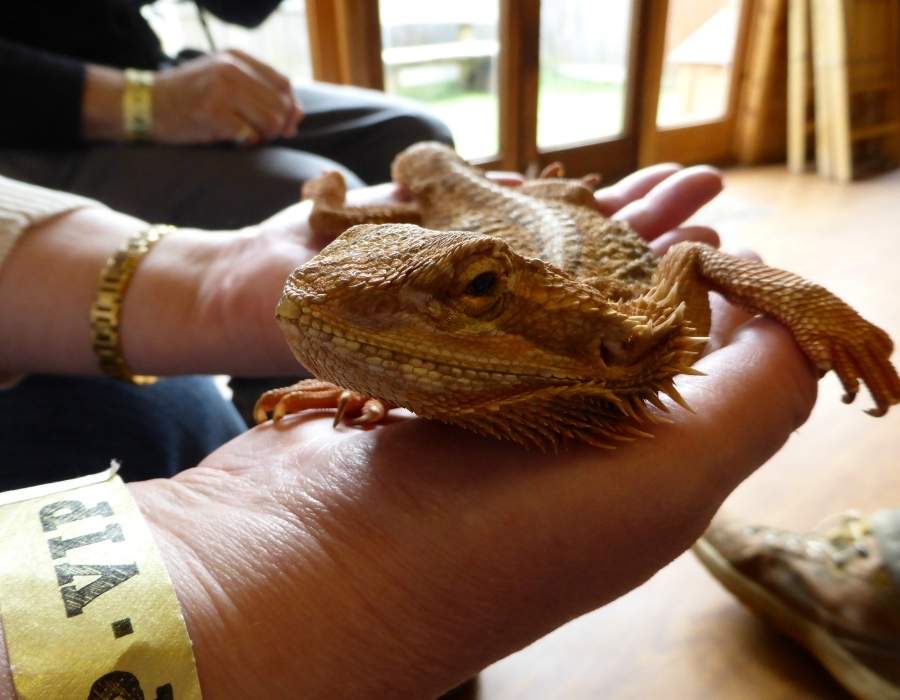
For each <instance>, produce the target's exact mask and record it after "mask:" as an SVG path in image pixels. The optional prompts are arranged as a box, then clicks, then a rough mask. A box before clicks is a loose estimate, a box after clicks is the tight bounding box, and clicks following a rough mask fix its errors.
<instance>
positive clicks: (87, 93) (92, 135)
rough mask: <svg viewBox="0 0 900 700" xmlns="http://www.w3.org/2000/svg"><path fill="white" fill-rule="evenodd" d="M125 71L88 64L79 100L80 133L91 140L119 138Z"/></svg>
mask: <svg viewBox="0 0 900 700" xmlns="http://www.w3.org/2000/svg"><path fill="white" fill-rule="evenodd" d="M124 89H125V75H124V72H123V71H121V70H119V69H117V68H109V67H107V66H95V65H88V66H87V69H86V71H85V79H84V92H83V94H82V100H81V135H82V137H83V138H85V139H88V140H92V141H121V140H123V139H124V138H125V131H124V128H123V125H122V93H123V91H124Z"/></svg>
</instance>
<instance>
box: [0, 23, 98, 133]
mask: <svg viewBox="0 0 900 700" xmlns="http://www.w3.org/2000/svg"><path fill="white" fill-rule="evenodd" d="M84 72H85V67H84V63H82V62H81V61H77V60H75V59H71V58H66V57H63V56H58V55H55V54H52V53H47V52H45V51H41V50H39V49H32V48H30V47H27V46H23V45H21V44H16V43H14V42H11V41H7V40H5V39H0V95H2V96H3V98H2V102H3V107H2V109H0V146H12V147H32V148H33V147H53V146H56V147H58V146H64V145H73V144H75V143H78V142H79V141H80V140H81V95H82V92H83V90H84Z"/></svg>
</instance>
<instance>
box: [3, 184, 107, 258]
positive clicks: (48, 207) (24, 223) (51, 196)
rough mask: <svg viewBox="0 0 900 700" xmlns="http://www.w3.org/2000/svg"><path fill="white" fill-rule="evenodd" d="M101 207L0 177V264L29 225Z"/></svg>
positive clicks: (73, 197)
mask: <svg viewBox="0 0 900 700" xmlns="http://www.w3.org/2000/svg"><path fill="white" fill-rule="evenodd" d="M102 206H103V205H102V204H100V202H97V201H95V200H93V199H87V198H85V197H79V196H77V195H74V194H67V193H65V192H57V191H56V190H48V189H47V188H45V187H38V186H37V185H29V184H27V183H24V182H19V181H18V180H11V179H9V178H7V177H3V176H2V175H0V265H3V261H4V260H6V256H7V255H9V252H10V251H11V250H12V248H13V246H14V245H15V244H16V241H17V240H18V238H19V236H20V235H21V234H22V232H23V231H25V230H26V229H27V228H28V227H29V226H33V225H35V224H37V223H40V222H41V221H46V220H47V219H51V218H53V217H54V216H59V215H60V214H64V213H66V212H69V211H72V210H73V209H81V208H83V207H102Z"/></svg>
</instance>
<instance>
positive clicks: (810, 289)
mask: <svg viewBox="0 0 900 700" xmlns="http://www.w3.org/2000/svg"><path fill="white" fill-rule="evenodd" d="M653 282H654V286H662V287H665V288H671V287H672V285H674V284H677V290H678V291H677V294H678V296H679V297H680V298H681V299H684V300H685V301H686V302H687V304H686V306H687V308H688V314H689V315H690V314H692V313H693V314H694V317H693V318H689V320H690V321H691V323H692V324H693V325H694V327H695V328H696V329H697V332H698V333H700V334H706V332H707V329H708V327H709V310H708V309H709V305H708V303H706V300H705V299H704V300H700V299H698V297H699V296H700V295H703V296H705V295H706V293H707V291H708V290H713V291H716V292H719V293H720V294H722V295H723V296H724V297H725V298H726V299H728V301H730V302H732V303H734V304H737V305H738V306H741V307H743V308H744V309H747V310H748V311H751V312H753V313H762V314H765V315H767V316H771V317H772V318H774V319H775V320H777V321H779V322H780V323H782V324H783V325H784V326H786V327H787V328H788V329H789V330H790V331H791V333H792V334H793V336H794V339H795V340H796V341H797V344H798V345H799V346H800V348H801V349H802V350H803V352H804V353H805V354H806V356H807V357H809V359H810V360H812V362H813V363H814V364H815V365H816V367H817V368H818V369H819V370H820V372H821V373H822V374H824V373H825V372H827V371H828V370H830V369H833V370H834V371H835V372H836V373H837V375H838V377H839V378H840V380H841V384H843V387H844V391H845V392H846V393H845V394H844V401H845V402H846V403H849V402H851V401H853V399H854V398H855V397H856V393H857V391H858V390H859V380H860V379H862V380H863V382H865V384H866V385H867V387H868V389H869V392H870V393H871V394H872V398H873V399H874V400H875V408H873V409H870V410H869V411H867V413H870V414H871V415H873V416H881V415H884V414H885V413H886V412H887V410H888V408H890V407H891V406H892V405H894V404H896V403H898V402H900V376H898V375H897V370H896V369H895V368H894V367H893V365H892V364H891V362H890V359H889V358H890V355H891V351H892V350H893V343H892V342H891V339H890V338H889V337H888V335H887V333H885V332H884V331H883V330H881V329H880V328H878V327H877V326H874V325H872V324H871V323H869V322H868V321H866V320H865V319H863V318H862V317H861V316H860V315H859V314H858V313H856V311H854V310H853V309H852V308H851V307H850V306H848V305H847V304H846V303H844V302H843V301H841V300H840V299H839V298H837V297H836V296H835V295H834V294H832V293H831V292H829V291H828V290H827V289H824V288H823V287H820V286H819V285H817V284H814V283H812V282H809V281H807V280H805V279H803V278H802V277H799V276H798V275H795V274H792V273H790V272H785V271H783V270H778V269H775V268H772V267H768V266H766V265H763V264H762V263H759V262H756V261H752V260H744V259H742V258H736V257H734V256H731V255H728V254H727V253H723V252H721V251H719V250H716V249H715V248H711V247H710V246H708V245H705V244H703V243H680V244H678V245H676V246H673V247H672V248H671V249H670V250H669V252H668V253H666V255H665V256H664V257H663V258H662V260H661V261H660V263H659V266H658V268H657V270H656V272H655V274H654V278H653ZM704 303H705V309H704Z"/></svg>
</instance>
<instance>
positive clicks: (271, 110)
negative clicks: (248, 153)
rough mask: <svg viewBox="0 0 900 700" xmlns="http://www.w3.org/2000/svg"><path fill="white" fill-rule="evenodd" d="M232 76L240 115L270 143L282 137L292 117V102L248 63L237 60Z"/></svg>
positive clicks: (234, 100)
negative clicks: (260, 76)
mask: <svg viewBox="0 0 900 700" xmlns="http://www.w3.org/2000/svg"><path fill="white" fill-rule="evenodd" d="M231 65H232V66H233V67H234V69H233V70H231V71H230V72H229V73H228V78H229V82H230V83H231V84H232V86H233V88H234V95H233V96H232V102H233V104H234V106H235V109H236V111H237V112H238V113H239V114H240V115H241V116H242V117H243V118H244V119H245V120H246V121H248V122H250V124H251V125H252V126H253V127H254V128H255V129H256V130H257V131H258V132H259V133H260V135H261V136H264V137H265V138H267V139H273V138H277V137H278V136H280V135H281V133H282V131H283V129H284V128H285V124H286V122H287V120H288V118H289V116H290V115H291V113H292V109H293V103H292V101H291V100H290V99H289V98H287V97H285V96H284V95H282V94H280V93H279V92H278V91H276V90H275V89H273V88H272V87H270V86H269V85H268V84H267V83H266V82H265V81H263V80H262V79H260V78H259V76H258V75H257V74H256V73H254V72H253V70H252V69H251V68H250V67H249V66H248V65H247V64H245V63H242V62H241V61H239V60H234V61H233V62H232V63H231Z"/></svg>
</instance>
